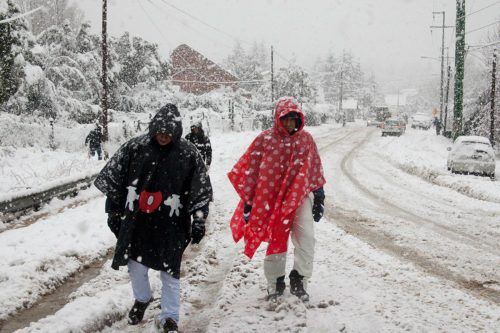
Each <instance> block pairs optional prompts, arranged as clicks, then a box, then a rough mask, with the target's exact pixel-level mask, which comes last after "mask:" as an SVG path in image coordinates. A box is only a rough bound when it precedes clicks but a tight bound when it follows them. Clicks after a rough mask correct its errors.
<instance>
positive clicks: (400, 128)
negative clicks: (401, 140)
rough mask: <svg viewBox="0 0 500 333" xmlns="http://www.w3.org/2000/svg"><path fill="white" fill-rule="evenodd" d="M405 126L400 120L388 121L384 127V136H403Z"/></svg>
mask: <svg viewBox="0 0 500 333" xmlns="http://www.w3.org/2000/svg"><path fill="white" fill-rule="evenodd" d="M404 130H405V125H404V123H403V122H402V121H400V120H399V119H394V118H390V119H387V120H386V121H385V122H384V124H383V125H382V136H386V135H397V136H401V134H403V133H404Z"/></svg>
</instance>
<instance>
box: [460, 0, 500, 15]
mask: <svg viewBox="0 0 500 333" xmlns="http://www.w3.org/2000/svg"><path fill="white" fill-rule="evenodd" d="M499 3H500V1H497V2H494V3H492V4H490V5H488V6H486V7H483V8H481V9H478V10H476V11H474V12H472V13H469V14H467V15H463V16H460V17H458V18H457V19H461V18H463V17H469V16H471V15H474V14H476V13H479V12H481V11H483V10H485V9H488V8H491V7H493V6H495V5H498V4H499Z"/></svg>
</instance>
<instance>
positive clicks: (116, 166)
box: [94, 141, 130, 207]
mask: <svg viewBox="0 0 500 333" xmlns="http://www.w3.org/2000/svg"><path fill="white" fill-rule="evenodd" d="M129 142H130V141H129ZM129 142H128V143H125V144H124V145H122V146H121V147H120V149H118V151H117V152H116V153H115V154H114V155H113V157H111V159H110V160H109V162H108V163H107V164H106V165H105V166H104V168H103V169H102V170H101V172H99V174H98V175H97V178H96V179H95V181H94V185H95V187H97V189H98V190H99V191H101V192H102V193H104V194H105V195H106V196H107V197H108V198H109V199H110V200H112V201H113V202H114V203H116V204H118V205H121V204H123V206H124V205H125V201H126V195H127V194H126V191H127V190H126V186H127V183H126V182H127V174H128V168H129V161H130V147H129V146H130V144H129ZM123 206H122V207H123Z"/></svg>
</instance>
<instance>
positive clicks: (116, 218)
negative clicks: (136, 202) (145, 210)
mask: <svg viewBox="0 0 500 333" xmlns="http://www.w3.org/2000/svg"><path fill="white" fill-rule="evenodd" d="M121 226H122V214H121V213H118V212H110V213H108V227H109V229H111V231H112V232H113V233H114V234H115V236H116V238H118V235H119V234H120V229H121Z"/></svg>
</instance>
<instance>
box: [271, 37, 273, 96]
mask: <svg viewBox="0 0 500 333" xmlns="http://www.w3.org/2000/svg"><path fill="white" fill-rule="evenodd" d="M273 103H274V49H273V46H272V45H271V105H273Z"/></svg>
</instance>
